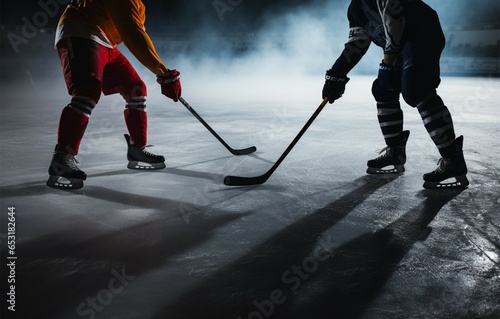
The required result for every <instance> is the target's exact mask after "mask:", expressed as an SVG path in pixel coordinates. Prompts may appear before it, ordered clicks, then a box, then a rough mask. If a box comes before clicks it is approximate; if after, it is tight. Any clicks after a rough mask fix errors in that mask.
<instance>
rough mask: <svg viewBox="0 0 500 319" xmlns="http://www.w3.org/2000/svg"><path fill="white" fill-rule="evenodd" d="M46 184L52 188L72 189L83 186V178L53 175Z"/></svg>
mask: <svg viewBox="0 0 500 319" xmlns="http://www.w3.org/2000/svg"><path fill="white" fill-rule="evenodd" d="M46 184H47V186H49V187H52V188H58V189H67V190H72V189H80V188H82V187H83V180H81V179H75V178H65V177H62V176H55V175H51V176H50V177H49V179H48V180H47V183H46Z"/></svg>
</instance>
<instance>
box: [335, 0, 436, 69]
mask: <svg viewBox="0 0 500 319" xmlns="http://www.w3.org/2000/svg"><path fill="white" fill-rule="evenodd" d="M432 14H435V11H434V10H432V9H431V8H430V7H429V6H428V5H426V4H425V3H424V2H422V1H421V0H352V1H351V4H350V5H349V9H348V12H347V17H348V20H349V39H348V41H347V43H346V46H345V50H344V52H343V53H342V55H341V57H340V58H339V60H337V62H336V63H335V64H334V66H333V67H332V69H333V70H334V71H335V72H334V73H336V74H338V75H339V76H344V75H345V74H347V73H348V72H349V71H350V70H351V69H352V68H353V67H354V66H355V65H356V64H357V63H358V62H359V60H360V59H361V57H362V56H363V55H364V54H365V53H366V51H367V50H368V47H369V45H370V43H371V42H373V43H374V44H376V45H377V46H379V47H381V48H382V49H383V50H384V53H391V54H395V55H397V54H399V53H401V50H402V48H403V46H404V45H405V43H406V41H407V40H408V38H409V37H412V36H413V35H414V34H415V33H416V32H418V28H419V23H425V22H424V21H425V20H426V16H427V15H432Z"/></svg>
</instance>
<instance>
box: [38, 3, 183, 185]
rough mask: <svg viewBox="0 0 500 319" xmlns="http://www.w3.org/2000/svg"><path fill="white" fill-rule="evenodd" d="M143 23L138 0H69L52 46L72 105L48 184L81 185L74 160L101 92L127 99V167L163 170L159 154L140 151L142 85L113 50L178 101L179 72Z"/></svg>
mask: <svg viewBox="0 0 500 319" xmlns="http://www.w3.org/2000/svg"><path fill="white" fill-rule="evenodd" d="M145 21H146V7H145V5H144V4H143V3H142V1H141V0H73V1H70V3H69V4H68V6H67V8H66V9H65V11H64V12H63V14H62V16H61V17H60V19H59V23H58V25H57V30H56V37H55V46H56V49H57V52H58V54H59V58H60V60H61V66H62V69H63V74H64V79H65V81H66V86H67V89H68V93H69V94H70V95H71V101H70V103H69V104H68V105H67V106H65V107H64V108H63V110H62V112H61V116H60V119H59V128H58V137H57V145H56V149H55V151H54V155H53V158H52V162H51V164H50V167H49V175H50V177H49V180H48V181H47V185H48V186H51V187H56V188H65V189H77V188H81V187H83V181H84V180H85V179H86V177H87V175H86V174H85V173H84V172H83V171H81V170H80V169H79V168H78V166H77V165H76V160H75V158H74V157H75V155H77V154H78V150H79V146H80V142H81V140H82V138H83V135H84V133H85V130H86V128H87V125H88V122H89V118H90V115H91V114H92V110H93V109H94V107H95V106H96V105H97V103H98V101H99V98H100V96H101V93H104V94H105V95H109V94H114V93H119V94H121V95H122V97H123V98H124V100H125V110H124V117H125V123H126V126H127V129H128V133H129V134H125V138H126V141H127V144H128V151H127V159H128V161H129V164H128V167H129V168H131V169H161V168H164V167H165V164H164V161H165V159H164V157H163V156H159V155H154V154H151V153H150V152H147V151H146V150H145V149H144V148H145V146H146V143H147V113H146V111H145V108H146V96H147V88H146V85H145V84H144V82H143V81H142V79H141V78H140V77H139V75H138V74H137V72H136V71H135V69H134V68H133V67H132V65H131V64H130V62H129V61H128V59H127V58H126V57H125V56H124V55H123V54H122V53H121V52H120V51H119V50H118V48H117V46H118V45H119V44H121V43H123V44H124V45H125V46H126V47H127V48H128V49H129V51H130V52H131V53H132V54H133V55H134V57H135V58H136V59H137V60H138V61H139V62H140V63H141V64H143V65H144V66H145V67H146V68H147V69H148V70H149V71H151V72H152V73H153V74H154V75H156V77H157V82H158V83H159V84H160V85H161V91H162V94H164V95H165V96H167V97H168V98H171V99H172V100H173V101H175V102H177V101H178V100H179V97H180V96H181V92H182V89H181V83H180V73H179V72H178V71H177V70H171V69H169V68H168V67H167V66H166V65H165V63H163V61H162V60H161V59H160V57H159V56H158V54H157V52H156V49H155V47H154V45H153V42H152V41H151V39H150V37H149V35H148V34H147V32H146V28H145V26H144V24H145Z"/></svg>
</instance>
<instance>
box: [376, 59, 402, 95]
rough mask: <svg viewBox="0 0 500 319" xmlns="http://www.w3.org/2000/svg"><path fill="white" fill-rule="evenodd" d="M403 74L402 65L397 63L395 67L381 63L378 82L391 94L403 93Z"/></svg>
mask: <svg viewBox="0 0 500 319" xmlns="http://www.w3.org/2000/svg"><path fill="white" fill-rule="evenodd" d="M402 76H403V73H402V68H401V63H398V62H396V64H394V65H393V66H389V65H386V64H384V61H382V63H380V65H379V69H378V77H377V80H378V82H379V84H380V85H381V86H382V87H383V88H384V89H386V90H388V91H390V92H401V81H402V80H401V79H402Z"/></svg>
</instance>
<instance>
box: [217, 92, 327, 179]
mask: <svg viewBox="0 0 500 319" xmlns="http://www.w3.org/2000/svg"><path fill="white" fill-rule="evenodd" d="M327 102H328V98H327V97H326V98H324V99H323V101H322V102H321V104H320V105H319V107H318V108H317V109H316V111H315V112H314V114H313V115H312V116H311V118H310V119H309V120H308V121H307V123H306V124H305V125H304V127H303V128H302V130H300V132H299V134H297V136H296V137H295V139H294V140H293V141H292V143H290V145H289V146H288V147H287V149H286V150H285V151H284V152H283V154H282V155H281V156H280V158H279V159H278V160H277V161H276V163H274V165H273V166H272V167H271V168H270V169H269V171H267V172H266V173H265V174H263V175H260V176H255V177H240V176H226V177H225V178H224V185H227V186H249V185H258V184H264V183H265V182H266V181H267V180H268V179H269V177H271V175H272V174H273V172H274V171H275V170H276V169H277V168H278V166H279V165H280V164H281V162H283V160H284V159H285V157H286V156H287V155H288V153H290V151H291V150H292V148H293V147H294V146H295V144H297V142H298V141H299V140H300V138H301V137H302V135H304V133H305V132H306V131H307V129H308V128H309V126H311V124H312V122H313V121H314V120H315V119H316V117H318V115H319V113H320V112H321V111H322V110H323V108H324V107H325V105H326V103H327Z"/></svg>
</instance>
